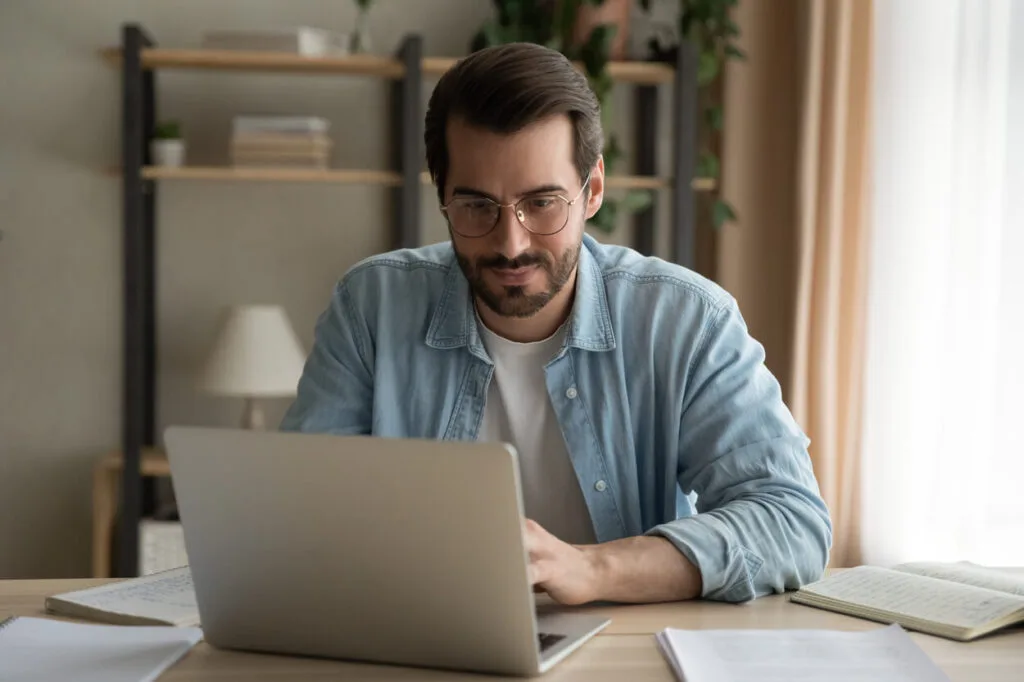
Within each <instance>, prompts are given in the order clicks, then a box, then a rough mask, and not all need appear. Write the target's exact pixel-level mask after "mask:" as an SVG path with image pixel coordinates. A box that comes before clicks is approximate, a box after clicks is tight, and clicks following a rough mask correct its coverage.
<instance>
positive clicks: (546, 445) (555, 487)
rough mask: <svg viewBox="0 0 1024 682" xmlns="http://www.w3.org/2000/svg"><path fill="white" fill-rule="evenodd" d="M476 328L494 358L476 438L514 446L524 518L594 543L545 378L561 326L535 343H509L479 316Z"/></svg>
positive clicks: (559, 342)
mask: <svg viewBox="0 0 1024 682" xmlns="http://www.w3.org/2000/svg"><path fill="white" fill-rule="evenodd" d="M478 326H479V328H480V335H481V337H482V339H483V342H484V346H485V347H486V348H487V353H488V355H490V357H491V360H492V361H493V362H494V376H493V377H492V379H491V384H490V387H489V388H488V391H487V403H486V406H485V408H484V416H483V421H482V423H481V424H480V435H479V436H478V440H480V441H490V442H494V441H499V442H503V443H511V444H512V445H513V446H515V448H516V450H517V451H518V453H519V475H520V479H521V480H522V484H523V506H524V507H525V511H526V516H527V518H530V519H533V520H534V521H536V522H537V523H539V524H540V525H541V526H542V527H543V528H544V529H545V530H547V531H548V532H549V533H551V534H552V535H554V536H555V537H557V538H558V539H560V540H562V541H563V542H568V543H570V544H580V545H583V544H593V543H594V542H596V540H595V536H594V524H593V522H592V521H591V520H590V512H589V511H588V510H587V505H586V502H585V501H584V499H583V492H582V491H581V490H580V484H579V481H578V480H577V478H576V472H575V470H574V469H573V466H572V461H571V460H570V459H569V451H568V450H567V449H566V447H565V438H564V437H563V436H562V430H561V428H560V427H559V425H558V419H557V417H556V416H555V410H554V408H553V407H552V406H551V398H550V396H549V395H548V390H547V384H546V383H545V378H544V365H546V364H547V363H548V361H549V360H551V358H553V357H554V356H555V355H556V354H557V353H558V351H559V350H560V349H561V347H562V342H563V340H564V338H565V325H563V326H562V328H561V329H559V330H558V331H557V332H555V334H554V335H552V336H551V337H549V338H547V339H545V340H543V341H537V342H535V343H516V342H515V341H509V340H508V339H505V338H503V337H501V336H498V335H497V334H495V333H494V332H492V331H491V330H489V329H488V328H487V327H486V326H485V325H484V324H483V322H480V321H479V319H478Z"/></svg>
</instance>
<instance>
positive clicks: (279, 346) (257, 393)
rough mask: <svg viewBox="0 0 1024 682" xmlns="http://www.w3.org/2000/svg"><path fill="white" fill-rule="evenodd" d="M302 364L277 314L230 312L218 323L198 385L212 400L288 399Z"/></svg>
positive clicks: (272, 310)
mask: <svg viewBox="0 0 1024 682" xmlns="http://www.w3.org/2000/svg"><path fill="white" fill-rule="evenodd" d="M305 361H306V354H305V351H303V349H302V344H301V343H300V342H299V339H298V337H297V336H296V335H295V331H294V330H293V329H292V326H291V323H290V322H289V321H288V316H287V315H286V314H285V312H284V309H283V308H281V307H280V306H271V305H244V306H235V307H233V308H231V309H230V310H229V311H228V313H227V315H226V316H225V318H224V320H223V322H222V323H221V327H220V330H219V332H218V334H217V340H216V342H215V343H214V345H213V348H212V350H211V352H210V355H209V357H208V359H207V362H206V366H205V367H204V368H203V372H202V376H201V378H200V382H199V383H200V387H201V388H202V389H203V390H205V391H208V392H210V393H215V394H218V395H227V396H241V397H245V398H275V397H287V396H293V395H295V391H296V387H297V384H298V382H299V377H300V376H301V375H302V367H303V365H304V364H305Z"/></svg>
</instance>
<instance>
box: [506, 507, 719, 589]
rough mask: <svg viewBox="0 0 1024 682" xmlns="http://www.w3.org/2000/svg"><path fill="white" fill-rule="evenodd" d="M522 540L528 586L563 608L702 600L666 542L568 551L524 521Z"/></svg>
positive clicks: (690, 572)
mask: <svg viewBox="0 0 1024 682" xmlns="http://www.w3.org/2000/svg"><path fill="white" fill-rule="evenodd" d="M524 539H525V543H526V551H527V552H528V554H529V557H530V582H531V584H532V585H533V587H534V589H535V590H538V591H542V592H547V593H548V594H549V595H550V596H551V598H552V599H554V600H555V601H557V602H559V603H562V604H566V605H570V606H573V605H577V604H585V603H587V602H591V601H614V602H623V603H650V602H664V601H679V600H683V599H694V598H696V597H699V596H700V595H701V589H702V584H703V582H702V578H701V574H700V571H699V570H697V567H696V566H694V565H693V564H691V563H690V562H689V561H688V560H687V559H686V557H684V556H683V555H682V554H681V553H680V552H679V550H677V549H676V548H675V547H674V546H673V545H672V543H670V542H669V541H668V540H666V539H665V538H661V537H634V538H624V539H622V540H615V541H613V542H606V543H603V544H599V545H570V544H568V543H565V542H562V541H561V540H559V539H558V538H556V537H555V536H554V535H552V534H551V533H549V532H547V531H546V530H544V528H542V527H541V525H540V524H539V523H537V522H536V521H533V520H530V519H527V520H526V525H525V531H524Z"/></svg>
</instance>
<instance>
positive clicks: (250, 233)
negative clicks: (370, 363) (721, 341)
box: [0, 0, 669, 577]
mask: <svg viewBox="0 0 1024 682" xmlns="http://www.w3.org/2000/svg"><path fill="white" fill-rule="evenodd" d="M353 8H354V3H353V2H351V1H350V0H288V2H285V1H284V0H276V1H275V0H217V2H209V1H208V0H176V1H175V2H168V1H166V0H136V1H131V0H90V1H89V2H84V1H83V2H77V1H74V2H73V1H70V0H0V229H2V230H3V231H4V233H5V238H4V239H3V241H0V577H57V576H82V575H86V574H87V573H88V571H89V560H90V558H89V555H90V482H91V471H92V466H93V463H94V461H95V459H96V458H97V457H98V456H99V455H100V454H101V453H103V452H106V451H109V450H111V449H114V448H116V447H117V446H118V441H119V437H120V436H119V434H120V395H121V390H120V381H121V359H120V351H121V336H120V335H121V317H120V315H121V307H120V305H121V302H120V284H121V262H120V258H121V250H120V229H121V227H120V185H119V181H118V179H117V178H116V177H113V176H111V175H110V174H109V173H107V172H106V171H107V170H108V169H110V168H111V167H114V166H116V165H117V163H118V155H119V144H120V132H119V117H120V90H119V77H118V74H117V72H116V71H115V70H114V69H113V68H111V67H110V66H109V65H107V64H105V63H104V62H103V61H101V60H100V59H99V57H98V56H97V51H98V50H99V49H100V48H102V47H105V46H109V45H113V44H116V42H117V41H118V39H119V26H120V24H121V23H122V22H125V21H139V22H142V23H143V24H144V25H145V27H146V28H147V29H148V30H149V31H150V32H151V34H152V35H153V36H154V38H155V39H156V40H157V41H158V42H159V43H160V44H161V45H163V46H167V47H183V46H191V45H196V44H197V43H198V41H199V40H200V36H201V33H202V31H203V30H205V29H208V28H219V27H253V28H261V27H271V26H281V25H316V26H321V27H326V28H331V29H335V30H347V29H348V28H350V27H351V25H352V22H353V19H354V15H355V13H354V9H353ZM489 12H490V3H489V2H485V1H484V0H422V1H416V2H414V1H413V0H378V3H377V7H375V8H374V11H373V34H374V38H375V41H376V43H375V49H376V50H377V51H380V52H384V53H389V52H391V51H392V50H393V49H394V48H395V47H396V46H397V44H398V42H399V41H400V39H401V36H402V35H403V34H405V33H407V32H410V31H418V32H420V33H421V34H422V35H423V36H424V39H425V49H426V53H427V54H428V55H461V54H464V53H465V46H466V45H467V43H468V40H469V37H470V36H471V35H472V33H473V32H474V30H475V28H476V27H477V26H478V25H479V24H480V22H481V21H482V20H483V19H484V18H485V17H487V16H488V14H489ZM158 88H159V96H158V102H159V107H160V113H161V115H162V116H166V117H176V118H180V119H181V120H182V121H183V123H184V127H185V130H186V136H187V139H188V143H189V145H190V155H191V160H192V161H193V162H207V163H219V162H221V163H222V162H223V161H224V160H225V157H226V139H227V135H228V130H229V123H230V120H231V117H232V116H233V115H235V114H238V113H299V114H302V113H310V114H316V115H321V116H327V117H329V118H330V119H331V120H332V124H333V127H332V132H333V137H334V139H335V164H336V165H339V166H346V167H363V168H384V167H386V163H387V161H386V158H387V157H386V150H387V144H386V138H385V135H386V131H385V129H384V121H385V120H386V113H387V85H386V83H385V82H383V81H378V80H373V79H365V78H353V77H311V76H302V77H286V76H273V75H260V74H226V73H216V72H160V73H159V74H158ZM619 90H620V92H617V100H618V102H620V103H621V104H619V105H618V109H619V111H618V113H617V114H616V117H615V121H616V127H617V128H620V129H621V130H622V131H624V132H625V133H626V137H624V140H623V141H624V142H625V143H626V146H627V148H628V147H629V146H630V138H629V136H628V131H629V127H628V126H629V125H630V116H629V111H628V104H629V101H630V100H629V99H628V95H629V89H628V87H622V88H619ZM667 94H668V93H667V92H666V96H665V97H663V101H667V100H668V97H667ZM428 95H429V87H425V88H424V100H426V97H427V96H428ZM666 103H667V102H666ZM666 113H667V111H666ZM665 129H666V130H667V129H668V128H667V126H665ZM666 152H667V150H666ZM662 156H663V162H664V164H665V166H666V167H667V165H668V161H669V160H668V158H667V153H666V154H663V155H662ZM628 164H629V160H628V159H627V160H626V161H625V162H624V167H623V170H626V169H627V168H628ZM662 207H663V209H665V210H663V211H662V215H663V216H664V214H665V212H666V211H667V208H668V207H667V204H666V203H665V197H663V198H662ZM423 210H424V213H425V215H427V216H429V219H428V220H427V225H428V235H427V237H428V239H427V241H436V240H439V239H443V238H444V236H445V233H444V230H443V225H442V223H441V222H440V219H439V217H438V214H437V211H436V206H435V202H434V195H433V192H432V190H430V189H427V190H426V191H425V192H424V202H423ZM388 215H389V212H388V206H387V196H386V192H385V190H383V189H381V188H374V187H363V186H346V185H333V184H325V185H316V184H296V185H276V184H257V183H237V184H229V183H199V182H194V183H193V182H190V183H170V182H167V183H163V184H162V185H161V186H160V197H159V208H158V221H159V254H160V255H159V258H160V261H159V306H160V309H159V326H160V336H159V346H160V355H159V362H160V370H159V382H160V390H159V425H160V427H161V428H162V427H163V426H166V425H168V424H170V423H194V424H234V423H236V421H237V419H238V415H239V411H240V409H241V405H240V404H239V403H238V402H236V401H232V400H219V399H214V398H210V397H207V396H204V395H202V394H200V393H198V392H197V391H195V390H194V389H193V387H192V384H191V381H192V378H193V372H194V369H195V367H196V366H197V365H198V363H200V362H201V361H202V358H203V353H204V351H205V349H206V346H207V344H208V343H209V341H210V335H211V333H212V331H213V328H214V325H215V322H216V320H217V319H218V316H219V314H220V312H221V310H222V308H223V307H224V306H226V305H230V304H234V303H248V302H272V303H280V304H283V305H284V306H285V307H286V308H287V310H288V313H289V315H290V316H291V319H292V322H293V323H294V325H295V327H296V330H297V331H298V333H299V335H300V337H301V338H302V340H303V341H304V343H306V344H307V348H308V345H309V343H310V342H311V337H312V326H313V322H314V320H315V317H316V315H317V314H318V313H319V312H320V310H321V309H322V308H323V307H324V305H325V304H326V302H327V300H328V296H329V293H330V290H331V287H332V285H333V283H334V282H335V281H336V279H337V278H338V277H339V276H340V275H341V274H342V273H343V272H344V270H345V269H346V268H347V267H348V266H349V265H351V264H352V263H353V262H355V261H356V260H358V259H360V258H363V257H365V256H367V255H370V254H372V253H375V252H378V251H381V250H382V249H384V248H385V247H386V245H387V225H388V223H387V218H388ZM601 238H602V239H605V240H606V241H615V242H620V243H625V242H628V239H629V229H628V226H622V227H620V229H619V230H618V231H617V232H616V234H614V235H612V236H611V237H601ZM285 407H286V403H284V402H280V403H277V404H274V405H272V406H271V414H270V418H271V420H273V421H274V422H275V423H276V420H277V419H279V417H280V415H281V413H282V412H283V410H284V408H285Z"/></svg>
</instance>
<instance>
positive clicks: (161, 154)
mask: <svg viewBox="0 0 1024 682" xmlns="http://www.w3.org/2000/svg"><path fill="white" fill-rule="evenodd" d="M150 152H151V153H152V155H153V163H154V164H156V165H157V166H169V167H172V168H177V167H179V166H184V165H185V140H153V141H152V143H151V146H150Z"/></svg>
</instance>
